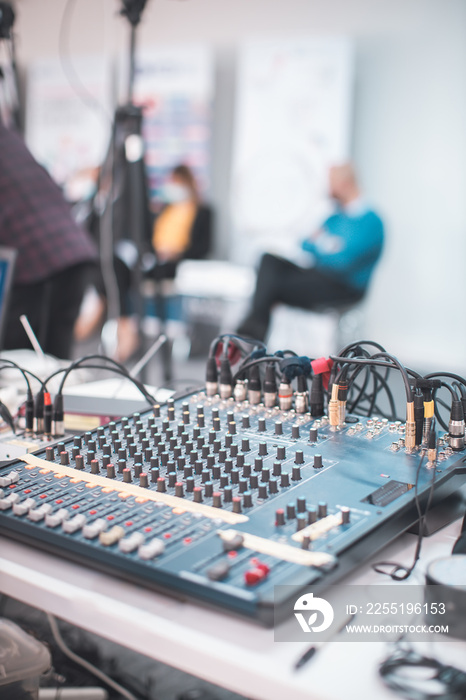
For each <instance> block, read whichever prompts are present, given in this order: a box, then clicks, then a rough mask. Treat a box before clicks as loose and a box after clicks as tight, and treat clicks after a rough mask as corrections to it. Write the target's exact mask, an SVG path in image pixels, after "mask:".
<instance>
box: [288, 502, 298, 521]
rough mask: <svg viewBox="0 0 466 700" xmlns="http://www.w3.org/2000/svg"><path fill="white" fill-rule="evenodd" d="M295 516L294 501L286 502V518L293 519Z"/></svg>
mask: <svg viewBox="0 0 466 700" xmlns="http://www.w3.org/2000/svg"><path fill="white" fill-rule="evenodd" d="M294 518H296V508H295V505H294V503H288V505H287V506H286V519H287V520H294Z"/></svg>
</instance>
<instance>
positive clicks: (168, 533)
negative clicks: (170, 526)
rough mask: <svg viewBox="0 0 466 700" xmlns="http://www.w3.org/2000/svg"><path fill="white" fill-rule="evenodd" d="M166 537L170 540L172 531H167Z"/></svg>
mask: <svg viewBox="0 0 466 700" xmlns="http://www.w3.org/2000/svg"><path fill="white" fill-rule="evenodd" d="M164 537H165V539H166V540H169V539H170V537H171V533H170V532H165V534H164Z"/></svg>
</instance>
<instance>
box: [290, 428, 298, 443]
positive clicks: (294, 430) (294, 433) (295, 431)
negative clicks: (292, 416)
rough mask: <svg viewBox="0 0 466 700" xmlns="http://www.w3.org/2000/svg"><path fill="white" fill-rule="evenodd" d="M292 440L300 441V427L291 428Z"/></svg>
mask: <svg viewBox="0 0 466 700" xmlns="http://www.w3.org/2000/svg"><path fill="white" fill-rule="evenodd" d="M291 438H292V439H293V440H299V425H293V426H292V427H291Z"/></svg>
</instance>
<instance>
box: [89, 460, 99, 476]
mask: <svg viewBox="0 0 466 700" xmlns="http://www.w3.org/2000/svg"><path fill="white" fill-rule="evenodd" d="M99 471H100V466H99V460H98V459H92V460H91V474H98V473H99Z"/></svg>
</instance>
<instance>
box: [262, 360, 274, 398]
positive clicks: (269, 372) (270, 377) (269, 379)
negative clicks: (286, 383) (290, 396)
mask: <svg viewBox="0 0 466 700" xmlns="http://www.w3.org/2000/svg"><path fill="white" fill-rule="evenodd" d="M263 392H264V406H265V407H266V408H273V407H274V406H275V404H276V402H277V380H276V377H275V365H274V364H273V363H272V362H269V363H268V364H267V366H266V368H265V377H264V386H263Z"/></svg>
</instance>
